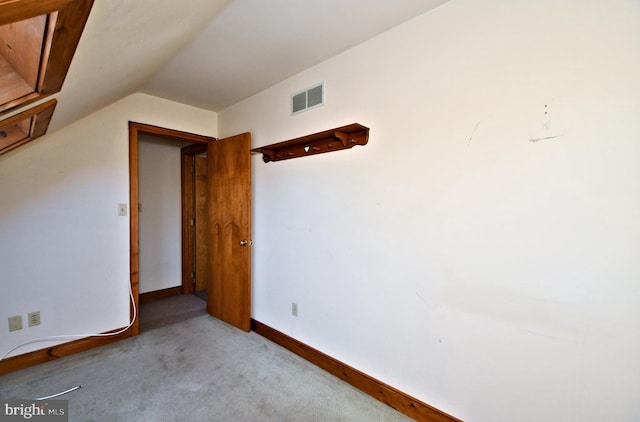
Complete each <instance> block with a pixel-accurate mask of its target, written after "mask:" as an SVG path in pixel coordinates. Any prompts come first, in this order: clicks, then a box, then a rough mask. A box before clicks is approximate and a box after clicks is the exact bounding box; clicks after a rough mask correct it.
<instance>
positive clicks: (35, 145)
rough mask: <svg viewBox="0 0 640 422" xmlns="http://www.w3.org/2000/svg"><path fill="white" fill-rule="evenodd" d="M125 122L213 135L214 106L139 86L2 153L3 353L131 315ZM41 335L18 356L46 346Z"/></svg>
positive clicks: (113, 324)
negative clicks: (37, 320) (17, 324)
mask: <svg viewBox="0 0 640 422" xmlns="http://www.w3.org/2000/svg"><path fill="white" fill-rule="evenodd" d="M129 120H132V121H136V122H141V123H148V124H153V125H157V126H162V127H168V128H172V129H177V130H183V131H188V132H193V133H199V134H204V135H210V136H215V135H216V134H217V133H216V132H217V117H216V113H213V112H209V111H205V110H201V109H196V108H193V107H188V106H184V105H182V104H178V103H175V102H171V101H166V100H162V99H159V98H154V97H151V96H148V95H143V94H135V95H132V96H129V97H127V98H125V99H123V100H121V101H119V102H117V103H114V104H112V105H111V106H109V107H107V108H105V109H103V110H101V111H99V112H97V113H94V114H92V115H90V116H88V117H86V118H84V119H82V120H80V121H78V122H76V123H74V124H73V125H70V126H67V127H65V128H62V129H60V130H58V131H56V132H53V133H50V134H48V135H46V136H44V137H42V138H40V139H37V140H35V141H33V142H31V143H29V144H27V145H25V146H23V147H21V148H18V149H16V150H14V151H12V152H10V153H8V154H5V155H3V156H0V198H2V200H0V240H1V241H0V269H1V270H0V271H1V272H0V279H1V284H2V294H1V295H0V310H1V311H2V312H1V314H0V317H1V318H2V320H4V321H6V318H7V317H9V316H13V315H18V314H19V315H22V316H23V323H24V325H25V327H26V316H27V313H29V312H32V311H35V310H39V311H40V312H41V320H42V323H41V325H40V326H38V327H33V328H24V329H23V330H21V331H14V332H11V333H9V332H8V331H7V329H6V325H5V328H4V329H2V330H0V351H1V353H2V354H4V352H5V351H7V350H9V349H10V348H12V347H14V346H15V345H17V344H20V343H22V342H24V341H27V340H30V339H33V338H35V337H41V336H48V335H62V334H75V333H93V332H104V331H108V330H112V329H115V328H118V327H122V326H124V325H126V323H127V321H128V316H129V299H128V284H129V218H128V217H118V203H128V202H129V155H128V143H129V140H128V126H127V124H128V123H127V122H128V121H129ZM49 344H52V343H37V344H32V345H29V346H26V347H24V348H21V349H19V350H17V351H15V352H14V353H12V355H16V354H20V353H25V352H28V351H30V350H34V349H40V348H43V347H46V346H48V345H49Z"/></svg>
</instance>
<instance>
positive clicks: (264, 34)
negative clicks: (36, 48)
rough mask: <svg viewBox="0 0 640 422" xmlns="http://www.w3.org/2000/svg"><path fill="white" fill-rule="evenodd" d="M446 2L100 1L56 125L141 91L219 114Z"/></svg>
mask: <svg viewBox="0 0 640 422" xmlns="http://www.w3.org/2000/svg"><path fill="white" fill-rule="evenodd" d="M445 1H447V0H182V1H175V0H136V1H130V0H96V1H95V3H94V5H93V9H92V11H91V15H90V17H89V21H88V22H87V26H86V27H85V31H84V33H83V36H82V39H81V41H80V45H79V46H78V50H77V51H76V54H75V57H74V59H73V62H72V64H71V69H70V70H69V74H68V75H67V79H66V81H65V84H64V86H63V88H62V91H61V93H60V94H59V95H58V98H59V104H58V106H57V109H56V112H55V113H54V117H53V120H52V123H51V126H50V130H55V129H57V128H59V127H62V126H65V125H67V124H69V123H71V122H73V121H75V120H77V119H79V118H81V117H83V116H85V115H87V114H89V113H91V112H93V111H96V110H98V109H100V108H102V107H104V106H106V105H108V104H110V103H113V102H115V101H117V100H119V99H121V98H123V97H125V96H127V95H129V94H132V93H134V92H144V93H148V94H151V95H155V96H158V97H163V98H167V99H170V100H174V101H178V102H181V103H185V104H189V105H193V106H196V107H201V108H205V109H208V110H212V111H218V110H220V109H223V108H225V107H227V106H229V105H231V104H233V103H235V102H237V101H240V100H242V99H244V98H247V97H249V96H251V95H253V94H255V93H257V92H260V91H262V90H264V89H266V88H268V87H270V86H272V85H274V84H276V83H278V82H281V81H283V80H285V79H287V78H288V77H290V76H292V75H295V74H296V73H299V72H301V71H303V70H305V69H307V68H309V67H311V66H313V65H315V64H317V63H319V62H321V61H323V60H325V59H327V58H329V57H332V56H334V55H336V54H338V53H340V52H342V51H344V50H346V49H348V48H350V47H353V46H355V45H357V44H359V43H361V42H363V41H366V40H368V39H370V38H372V37H374V36H376V35H378V34H380V33H382V32H384V31H386V30H388V29H390V28H392V27H394V26H397V25H399V24H401V23H403V22H405V21H407V20H409V19H411V18H413V17H415V16H417V15H419V14H422V13H424V12H426V11H428V10H430V9H433V8H434V7H436V6H438V5H440V4H442V3H444V2H445Z"/></svg>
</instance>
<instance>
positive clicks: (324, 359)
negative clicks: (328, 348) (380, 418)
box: [251, 319, 461, 422]
mask: <svg viewBox="0 0 640 422" xmlns="http://www.w3.org/2000/svg"><path fill="white" fill-rule="evenodd" d="M251 329H252V330H253V331H255V332H256V333H257V334H260V335H261V336H263V337H265V338H267V339H269V340H271V341H273V342H274V343H276V344H278V345H280V346H282V347H284V348H285V349H288V350H290V351H291V352H293V353H295V354H296V355H298V356H300V357H302V358H304V359H306V360H308V361H309V362H311V363H313V364H314V365H316V366H318V367H320V368H322V369H324V370H325V371H327V372H329V373H330V374H332V375H334V376H336V377H338V378H340V379H342V380H343V381H346V382H347V383H349V384H351V385H352V386H354V387H356V388H357V389H359V390H361V391H362V392H364V393H366V394H368V395H370V396H371V397H373V398H375V399H377V400H380V401H381V402H383V403H385V404H386V405H388V406H391V407H393V408H394V409H396V410H397V411H398V412H401V413H404V414H405V415H407V416H408V417H410V418H413V419H415V420H419V421H429V422H452V421H453V422H461V420H460V419H458V418H456V417H453V416H451V415H449V414H447V413H445V412H443V411H441V410H438V409H436V408H435V407H433V406H430V405H428V404H426V403H424V402H422V401H420V400H418V399H416V398H414V397H411V396H409V395H407V394H405V393H403V392H402V391H400V390H397V389H395V388H393V387H391V386H389V385H387V384H385V383H383V382H381V381H379V380H377V379H375V378H373V377H371V376H369V375H367V374H365V373H363V372H360V371H358V370H357V369H354V368H352V367H350V366H349V365H347V364H345V363H343V362H340V361H339V360H337V359H334V358H332V357H331V356H329V355H326V354H324V353H322V352H320V351H319V350H317V349H314V348H313V347H311V346H308V345H306V344H304V343H301V342H300V341H298V340H296V339H294V338H292V337H289V336H288V335H286V334H284V333H281V332H280V331H278V330H275V329H274V328H271V327H269V326H268V325H265V324H263V323H261V322H259V321H256V320H254V319H251Z"/></svg>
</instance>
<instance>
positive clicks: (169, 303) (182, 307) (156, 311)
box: [140, 294, 207, 332]
mask: <svg viewBox="0 0 640 422" xmlns="http://www.w3.org/2000/svg"><path fill="white" fill-rule="evenodd" d="M205 300H206V298H205ZM205 300H202V299H201V298H200V297H199V296H196V295H190V294H187V295H175V296H171V297H167V298H164V299H160V300H154V301H153V302H146V303H142V304H141V305H140V332H144V331H147V330H152V329H154V328H158V327H163V326H165V325H169V324H173V323H175V322H179V321H185V320H187V319H189V318H193V317H195V316H199V315H205V314H206V313H207V302H206V301H205Z"/></svg>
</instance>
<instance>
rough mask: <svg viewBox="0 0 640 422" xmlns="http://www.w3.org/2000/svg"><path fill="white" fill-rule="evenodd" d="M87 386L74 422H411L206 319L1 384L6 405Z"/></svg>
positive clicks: (276, 349)
mask: <svg viewBox="0 0 640 422" xmlns="http://www.w3.org/2000/svg"><path fill="white" fill-rule="evenodd" d="M77 385H81V386H82V388H80V389H78V390H75V391H72V392H70V393H69V394H67V395H65V396H63V397H60V399H65V400H69V420H70V421H81V422H91V421H100V422H102V421H111V422H117V421H152V422H156V421H190V422H191V421H224V422H229V421H231V422H233V421H368V422H371V421H406V420H409V419H408V418H407V417H406V416H404V415H402V414H400V413H399V412H396V411H395V410H394V409H392V408H390V407H388V406H386V405H384V404H383V403H380V402H378V401H377V400H375V399H373V398H371V397H369V396H368V395H366V394H364V393H362V392H360V391H359V390H357V389H355V388H353V387H352V386H350V385H349V384H346V383H345V382H343V381H342V380H340V379H338V378H336V377H333V376H332V375H330V374H328V373H327V372H325V371H323V370H321V369H319V368H317V367H316V366H314V365H312V364H310V363H309V362H307V361H305V360H303V359H301V358H299V357H298V356H296V355H294V354H292V353H290V352H289V351H288V350H286V349H283V348H282V347H280V346H278V345H276V344H274V343H272V342H270V341H269V340H267V339H265V338H263V337H261V336H259V335H257V334H255V333H245V332H243V331H241V330H237V329H235V328H234V327H231V326H229V325H227V324H225V323H223V322H221V321H219V320H217V319H215V318H212V317H210V316H209V315H198V316H194V317H191V318H187V319H184V320H182V321H178V322H174V323H171V324H167V325H159V326H157V327H156V328H148V329H147V331H144V332H142V333H141V334H140V335H139V336H137V337H133V338H129V339H126V340H123V341H120V342H117V343H113V344H110V345H107V346H104V347H101V348H98V349H93V350H89V351H86V352H83V353H79V354H76V355H73V356H69V357H67V358H64V359H58V360H56V361H52V362H47V363H44V364H41V365H37V366H34V367H31V368H27V369H24V370H21V371H17V372H13V373H10V374H6V375H3V376H0V399H8V398H18V399H30V398H35V397H42V396H47V395H50V394H55V393H57V392H61V391H65V390H67V389H69V388H72V387H75V386H77Z"/></svg>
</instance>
